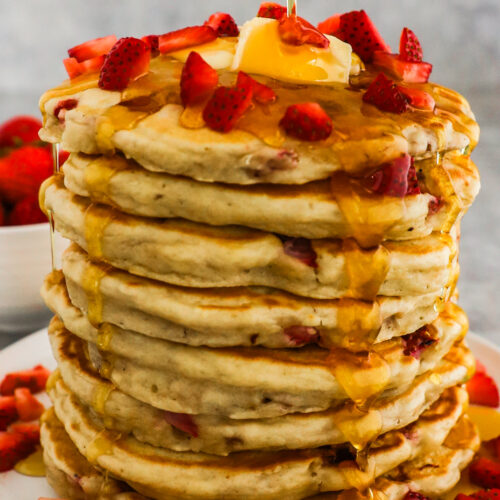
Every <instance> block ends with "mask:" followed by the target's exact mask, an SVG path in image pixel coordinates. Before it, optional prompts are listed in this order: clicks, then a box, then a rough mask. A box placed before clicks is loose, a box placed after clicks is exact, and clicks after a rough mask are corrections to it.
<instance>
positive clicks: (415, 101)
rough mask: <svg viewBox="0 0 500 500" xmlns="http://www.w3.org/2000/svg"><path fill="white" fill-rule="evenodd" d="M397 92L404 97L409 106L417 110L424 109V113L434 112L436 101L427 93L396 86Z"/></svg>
mask: <svg viewBox="0 0 500 500" xmlns="http://www.w3.org/2000/svg"><path fill="white" fill-rule="evenodd" d="M398 90H399V91H400V92H401V93H402V94H404V95H405V96H406V98H407V99H408V102H409V103H410V106H413V107H414V108H418V109H424V110H426V111H434V108H435V107H436V101H435V100H434V98H433V97H432V96H431V95H430V94H429V92H426V91H425V90H420V89H412V88H409V87H402V86H401V85H398Z"/></svg>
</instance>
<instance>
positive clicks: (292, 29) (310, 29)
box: [278, 15, 330, 49]
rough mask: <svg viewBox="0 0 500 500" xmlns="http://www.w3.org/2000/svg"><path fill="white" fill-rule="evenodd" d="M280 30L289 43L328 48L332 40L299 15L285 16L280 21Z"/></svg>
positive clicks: (281, 35) (282, 38)
mask: <svg viewBox="0 0 500 500" xmlns="http://www.w3.org/2000/svg"><path fill="white" fill-rule="evenodd" d="M278 32H279V35H280V38H281V40H282V41H283V42H284V43H287V44H288V45H296V46H298V45H305V44H308V45H313V46H314V47H319V48H322V49H326V48H328V47H329V46H330V40H328V38H326V36H325V35H323V33H321V32H320V31H318V30H317V29H316V28H315V27H314V26H313V25H312V24H311V23H309V22H308V21H306V20H305V19H303V18H302V17H298V16H295V15H293V16H283V17H282V18H281V19H280V21H279V26H278Z"/></svg>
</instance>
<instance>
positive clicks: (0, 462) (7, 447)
mask: <svg viewBox="0 0 500 500" xmlns="http://www.w3.org/2000/svg"><path fill="white" fill-rule="evenodd" d="M33 451H35V446H34V445H33V444H32V443H30V442H29V441H28V440H26V438H25V437H24V436H23V435H22V434H19V433H15V432H0V472H5V471H8V470H10V469H12V468H13V467H14V465H16V463H17V462H19V461H20V460H22V459H23V458H26V457H27V456H29V455H31V453H33Z"/></svg>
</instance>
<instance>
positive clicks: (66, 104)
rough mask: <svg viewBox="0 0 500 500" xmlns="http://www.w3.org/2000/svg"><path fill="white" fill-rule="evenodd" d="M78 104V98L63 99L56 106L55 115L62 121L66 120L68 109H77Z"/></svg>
mask: <svg viewBox="0 0 500 500" xmlns="http://www.w3.org/2000/svg"><path fill="white" fill-rule="evenodd" d="M77 105H78V100H77V99H63V100H61V101H59V102H58V103H57V106H56V107H55V108H54V116H55V117H56V118H57V119H58V120H59V121H60V122H61V123H63V122H64V116H65V115H66V111H69V110H70V109H75V108H76V107H77Z"/></svg>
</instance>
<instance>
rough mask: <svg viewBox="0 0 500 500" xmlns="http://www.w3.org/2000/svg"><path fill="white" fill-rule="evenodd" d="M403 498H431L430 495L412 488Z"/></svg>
mask: <svg viewBox="0 0 500 500" xmlns="http://www.w3.org/2000/svg"><path fill="white" fill-rule="evenodd" d="M403 500H430V499H429V497H426V496H425V495H422V493H418V492H417V491H412V490H410V491H409V492H408V493H407V494H406V495H405V496H404V497H403Z"/></svg>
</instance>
